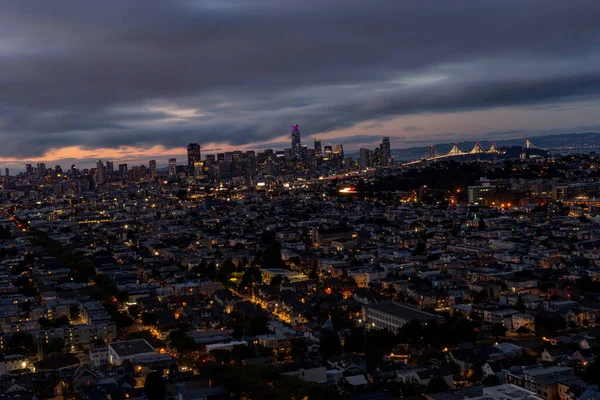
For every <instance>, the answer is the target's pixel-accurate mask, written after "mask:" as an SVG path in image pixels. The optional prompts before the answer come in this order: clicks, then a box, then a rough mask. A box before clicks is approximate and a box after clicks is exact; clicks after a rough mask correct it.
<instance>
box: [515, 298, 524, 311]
mask: <svg viewBox="0 0 600 400" xmlns="http://www.w3.org/2000/svg"><path fill="white" fill-rule="evenodd" d="M515 308H516V309H517V310H519V311H520V312H522V313H524V312H525V301H524V300H523V297H522V296H519V298H518V299H517V304H515Z"/></svg>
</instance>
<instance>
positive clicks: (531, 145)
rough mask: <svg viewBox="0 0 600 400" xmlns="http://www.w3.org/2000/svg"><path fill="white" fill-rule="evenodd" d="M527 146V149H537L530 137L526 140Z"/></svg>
mask: <svg viewBox="0 0 600 400" xmlns="http://www.w3.org/2000/svg"><path fill="white" fill-rule="evenodd" d="M525 148H526V149H535V148H536V147H535V146H534V145H533V143H531V142H530V141H529V139H527V140H526V141H525Z"/></svg>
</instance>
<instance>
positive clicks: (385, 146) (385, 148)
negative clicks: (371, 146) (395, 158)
mask: <svg viewBox="0 0 600 400" xmlns="http://www.w3.org/2000/svg"><path fill="white" fill-rule="evenodd" d="M380 148H381V158H382V163H383V165H384V166H385V165H390V164H391V163H392V150H391V148H390V138H389V137H388V136H384V138H383V139H382V140H381V145H380Z"/></svg>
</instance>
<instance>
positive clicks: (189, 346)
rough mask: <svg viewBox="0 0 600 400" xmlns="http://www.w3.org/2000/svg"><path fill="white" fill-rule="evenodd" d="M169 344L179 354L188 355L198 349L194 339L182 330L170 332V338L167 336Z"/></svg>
mask: <svg viewBox="0 0 600 400" xmlns="http://www.w3.org/2000/svg"><path fill="white" fill-rule="evenodd" d="M167 343H168V344H169V347H170V348H172V349H175V350H176V351H177V353H186V352H188V351H192V350H194V348H195V347H196V342H194V339H192V338H191V337H189V336H188V334H187V333H185V332H183V331H180V330H174V331H171V332H169V336H167Z"/></svg>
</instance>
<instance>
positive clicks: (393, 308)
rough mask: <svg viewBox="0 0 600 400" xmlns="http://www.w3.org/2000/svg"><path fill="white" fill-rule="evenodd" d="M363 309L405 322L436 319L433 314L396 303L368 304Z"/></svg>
mask: <svg viewBox="0 0 600 400" xmlns="http://www.w3.org/2000/svg"><path fill="white" fill-rule="evenodd" d="M364 307H366V308H367V309H371V310H375V311H379V312H381V313H385V314H390V315H393V316H394V317H398V318H401V319H404V320H407V321H414V320H417V321H432V320H435V319H437V316H436V315H434V314H430V313H426V312H424V311H421V310H418V309H416V308H412V307H407V306H403V305H400V304H397V303H381V304H368V305H365V306H364Z"/></svg>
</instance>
